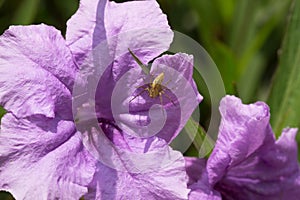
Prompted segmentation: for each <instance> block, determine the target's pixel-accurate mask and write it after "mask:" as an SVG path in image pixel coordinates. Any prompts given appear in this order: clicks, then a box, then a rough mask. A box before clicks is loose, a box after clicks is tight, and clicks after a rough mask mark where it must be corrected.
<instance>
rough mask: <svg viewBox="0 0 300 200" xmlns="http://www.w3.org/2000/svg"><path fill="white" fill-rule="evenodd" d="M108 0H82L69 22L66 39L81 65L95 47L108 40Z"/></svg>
mask: <svg viewBox="0 0 300 200" xmlns="http://www.w3.org/2000/svg"><path fill="white" fill-rule="evenodd" d="M107 2H108V0H98V1H97V0H81V1H80V5H79V8H78V10H77V11H76V13H75V14H74V15H73V16H72V17H71V18H70V19H69V20H68V22H67V32H66V41H67V44H68V46H69V47H70V49H71V51H72V54H73V55H74V57H75V60H76V62H77V63H78V64H79V65H80V64H82V63H83V61H84V60H85V59H87V57H88V54H89V53H90V52H91V51H92V49H93V48H94V47H96V46H97V45H98V44H100V43H101V42H103V41H105V40H106V33H105V28H104V10H105V7H106V3H107Z"/></svg>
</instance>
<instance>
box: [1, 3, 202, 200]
mask: <svg viewBox="0 0 300 200" xmlns="http://www.w3.org/2000/svg"><path fill="white" fill-rule="evenodd" d="M67 25H68V27H67V34H66V40H65V39H64V38H63V37H62V36H61V34H60V32H59V31H57V30H56V29H55V28H53V27H49V26H47V25H31V26H12V27H10V28H9V30H7V31H6V32H5V33H4V34H3V35H2V36H0V52H1V56H0V74H1V76H0V105H2V106H3V107H4V108H5V109H6V110H7V111H8V113H7V114H6V115H5V116H4V117H3V118H2V121H1V133H0V177H1V178H0V190H6V191H9V192H11V193H12V194H13V195H14V197H15V198H16V199H78V198H79V197H81V196H83V195H84V196H85V198H86V199H132V198H134V199H187V197H188V193H189V190H188V189H187V187H186V184H187V177H186V172H185V167H184V158H183V156H182V155H181V154H180V153H179V152H176V151H173V150H172V149H171V148H170V147H169V146H168V143H169V142H171V140H172V139H173V138H174V137H175V136H176V135H177V133H178V132H179V131H180V129H181V128H182V126H183V124H184V123H185V122H186V120H187V119H188V117H189V115H190V114H191V112H192V111H193V109H194V108H195V107H196V106H197V104H198V103H199V102H200V100H201V96H200V95H199V94H198V92H197V91H196V87H195V84H194V82H193V80H192V66H193V65H192V63H193V61H192V57H191V56H188V55H186V54H176V55H173V56H163V57H161V58H159V59H157V60H155V61H154V62H153V67H152V69H153V70H154V69H160V70H162V69H166V70H165V71H164V73H165V74H166V77H167V78H170V80H171V81H170V87H173V86H177V90H182V89H185V88H186V90H188V89H189V87H188V85H191V87H190V88H191V91H192V94H191V95H194V96H195V98H194V99H195V100H194V102H190V101H189V100H188V99H189V97H190V96H189V95H186V96H185V97H183V96H180V95H179V96H177V95H176V94H173V93H172V92H169V95H170V96H171V98H173V97H174V99H175V100H174V101H175V103H176V102H177V103H178V102H179V103H180V104H182V105H181V106H182V107H183V108H184V109H185V110H186V111H185V112H184V113H183V114H180V115H176V113H177V111H178V107H176V106H175V105H171V103H170V101H167V100H169V99H168V98H166V97H165V96H164V99H163V101H164V102H163V106H164V107H165V110H166V113H167V114H168V116H169V117H170V116H171V120H169V119H167V121H166V124H165V126H164V127H163V130H162V131H161V132H159V133H158V137H157V136H152V135H151V137H146V138H140V137H134V136H132V135H130V134H128V133H127V132H126V131H123V130H122V129H120V128H119V126H122V125H124V124H126V123H127V122H128V123H129V124H130V123H131V125H130V126H128V127H129V128H128V129H127V130H135V129H133V128H131V127H132V124H134V123H146V122H147V121H148V120H149V118H148V117H147V116H146V117H145V120H139V119H140V118H143V116H145V113H144V110H145V109H148V108H150V107H151V105H152V104H151V103H155V101H156V100H157V99H151V98H149V96H147V94H145V93H144V94H142V95H141V97H138V98H137V99H135V101H132V102H130V103H128V100H129V99H130V98H133V96H134V94H135V93H136V92H137V91H134V93H130V92H128V91H127V90H126V92H124V94H126V95H129V96H127V97H126V98H127V100H126V102H127V105H123V104H120V105H121V106H120V107H117V109H116V114H114V113H113V110H112V108H111V107H110V105H111V101H113V100H114V99H113V98H112V97H111V95H113V92H114V90H115V87H118V84H117V83H118V81H120V79H121V77H123V76H124V75H125V74H126V72H127V71H129V70H130V69H132V71H131V72H130V73H129V74H131V75H134V78H136V80H138V81H132V80H131V79H125V82H126V83H127V84H125V85H124V86H126V87H129V88H134V87H135V85H137V84H136V83H142V82H141V80H140V78H142V77H145V74H143V73H142V71H141V69H140V68H139V66H138V65H137V63H136V62H135V61H134V59H133V58H132V56H131V55H130V54H129V52H128V48H131V49H132V50H133V51H134V53H135V54H136V55H137V56H138V57H139V58H140V59H141V60H142V62H144V63H148V62H149V61H150V60H153V59H154V58H155V57H156V56H158V55H160V54H161V53H163V52H164V51H166V50H167V49H168V47H169V45H170V42H171V41H172V37H173V33H172V31H171V30H170V28H169V26H168V23H167V19H166V16H165V15H164V14H162V12H161V10H160V9H159V6H158V4H157V3H156V1H152V0H149V1H133V2H128V3H122V4H117V3H114V2H109V1H107V0H99V1H94V0H82V1H81V2H80V8H79V9H78V11H77V12H76V13H75V15H73V16H72V18H71V19H70V20H69V21H68V24H67ZM149 27H150V28H151V29H154V30H156V31H154V33H155V34H154V33H153V32H152V31H151V30H149ZM128 33H130V34H128ZM153 34H154V35H153ZM103 43H105V45H104V46H105V47H107V49H106V50H107V51H106V53H105V52H102V53H104V55H105V56H106V55H107V56H109V57H110V58H113V63H112V64H110V65H109V66H108V67H107V68H105V69H103V68H101V69H100V71H101V70H102V71H103V74H102V77H101V79H100V82H99V85H97V93H96V112H97V117H98V120H99V122H100V125H101V127H102V132H99V130H97V127H89V128H90V129H89V130H85V131H81V130H80V129H78V127H77V126H76V125H77V124H75V123H74V120H73V114H74V115H76V114H77V113H72V98H73V95H74V94H73V93H74V86H75V87H83V88H84V87H86V84H87V82H86V81H87V80H86V79H81V78H80V74H79V73H81V72H82V70H83V71H88V72H89V73H92V71H89V70H90V69H93V68H90V67H91V66H92V67H94V68H95V67H96V66H93V64H94V63H95V62H94V60H93V61H90V60H89V57H90V55H95V54H93V52H94V49H95V48H96V49H97V47H98V46H99V45H100V46H101V44H103ZM98 53H99V52H98ZM102 56H103V55H102ZM105 56H104V57H105ZM100 58H102V57H101V56H100ZM100 61H101V62H102V61H103V60H100ZM165 65H167V66H168V67H169V68H165V67H166V66H165ZM100 66H102V65H100ZM105 67H106V66H105ZM172 69H173V70H172ZM174 70H175V71H177V72H178V73H179V74H181V77H183V78H182V79H178V78H176V76H175V77H173V76H172V73H174ZM155 73H156V72H153V74H154V76H157V74H155ZM149 76H150V75H149ZM78 77H79V78H78ZM148 78H149V77H148ZM167 78H166V80H165V81H168V80H169V79H167ZM172 79H173V80H172ZM128 80H130V81H131V82H127V81H128ZM182 80H183V81H184V80H185V82H184V84H181V83H183V82H181V81H182ZM132 82H134V84H133V83H132ZM179 84H180V87H178V85H179ZM167 92H168V91H166V93H167ZM175 93H176V89H175ZM122 95H123V94H122ZM143 95H144V96H143ZM142 99H145V100H146V103H144V104H143V103H142V104H141V102H140V101H141V100H142ZM119 100H120V99H119ZM150 104H151V105H150ZM122 105H123V106H129V107H130V109H131V110H130V113H129V115H128V116H127V117H123V115H122V113H120V111H122V109H123V108H122ZM73 106H74V105H73ZM76 106H77V105H76ZM177 106H178V105H177ZM85 114H86V113H85ZM160 114H161V109H155V110H154V115H155V116H156V115H159V116H160V117H161V115H160ZM173 114H175V115H174V116H175V117H176V118H175V117H174V116H173ZM114 116H116V117H117V119H119V120H120V123H118V122H117V121H116V120H115V119H114V118H113V117H114ZM172 116H173V117H172ZM178 116H181V117H182V118H181V119H179V120H178ZM158 119H159V118H158ZM168 120H169V121H168ZM128 123H127V124H128ZM122 128H126V127H122ZM101 133H103V135H102V134H101ZM95 135H96V139H101V140H97V141H96V143H95V144H93V145H95V146H96V150H97V151H98V152H99V154H98V157H97V156H96V157H95V155H94V154H91V152H90V151H88V150H87V149H86V146H85V145H86V144H89V143H88V142H90V141H88V142H86V143H83V140H85V139H86V138H87V137H93V136H95ZM145 135H146V136H149V134H147V133H146V134H145ZM94 142H95V140H94ZM84 144H85V145H84ZM98 147H99V148H98ZM89 150H90V149H89ZM99 160H101V161H105V162H100V161H99Z"/></svg>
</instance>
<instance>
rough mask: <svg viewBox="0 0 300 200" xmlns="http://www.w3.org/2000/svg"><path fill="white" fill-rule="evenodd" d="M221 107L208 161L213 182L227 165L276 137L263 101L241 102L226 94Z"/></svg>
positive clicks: (247, 155)
mask: <svg viewBox="0 0 300 200" xmlns="http://www.w3.org/2000/svg"><path fill="white" fill-rule="evenodd" d="M220 111H221V116H222V120H221V124H220V128H219V135H218V139H217V142H216V145H215V148H214V150H213V152H212V155H211V156H210V157H209V159H208V163H207V168H208V173H209V181H210V183H211V184H212V185H214V184H215V183H216V182H218V181H219V180H220V179H221V178H222V176H224V174H225V173H226V171H227V170H228V168H230V167H231V166H235V165H237V164H239V163H240V162H241V161H243V160H245V159H246V158H247V157H249V156H250V155H252V154H253V153H254V152H255V151H256V150H257V149H258V148H259V147H261V146H262V144H263V143H264V142H265V141H270V142H274V140H275V139H274V135H273V133H272V130H271V128H270V126H269V118H270V114H269V107H268V106H267V105H266V104H265V103H263V102H257V103H255V104H250V105H244V104H242V102H241V100H240V99H238V98H236V97H233V96H226V97H225V98H223V99H222V101H221V104H220Z"/></svg>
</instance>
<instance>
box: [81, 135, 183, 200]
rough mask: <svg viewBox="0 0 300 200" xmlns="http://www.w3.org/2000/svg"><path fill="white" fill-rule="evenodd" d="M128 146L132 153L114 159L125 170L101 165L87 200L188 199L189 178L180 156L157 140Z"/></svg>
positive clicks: (133, 141) (163, 142)
mask: <svg viewBox="0 0 300 200" xmlns="http://www.w3.org/2000/svg"><path fill="white" fill-rule="evenodd" d="M137 140H138V141H137ZM128 142H129V143H131V144H130V146H131V150H132V152H129V151H126V152H124V151H123V152H119V155H121V156H120V157H119V158H116V157H115V158H112V159H120V160H122V163H123V165H122V167H123V170H120V169H121V167H120V166H118V167H113V166H109V167H108V166H106V165H103V164H101V163H99V165H98V171H97V173H96V174H95V176H94V181H93V183H92V184H91V187H90V191H89V194H88V195H87V196H86V199H95V198H96V199H149V200H152V199H153V200H154V199H187V197H188V193H189V190H188V189H187V185H186V184H187V176H186V173H185V169H184V159H183V156H182V155H181V154H180V153H179V152H176V151H173V150H172V149H171V148H170V147H168V146H167V145H166V143H165V141H163V140H161V139H157V138H156V139H154V138H153V140H152V141H151V143H150V144H149V140H142V139H134V138H132V141H128ZM104 164H105V163H104Z"/></svg>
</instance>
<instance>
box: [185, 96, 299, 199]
mask: <svg viewBox="0 0 300 200" xmlns="http://www.w3.org/2000/svg"><path fill="white" fill-rule="evenodd" d="M220 111H221V116H222V120H221V125H220V129H219V135H218V139H217V142H216V145H215V148H214V150H213V152H212V154H211V156H210V157H209V159H208V161H207V164H206V166H204V165H203V164H202V165H200V164H199V163H198V164H196V165H195V164H194V166H193V165H192V166H193V167H191V166H190V165H191V164H187V167H188V168H187V170H188V173H189V174H190V175H191V178H194V181H193V182H192V183H191V182H190V184H189V185H190V186H189V187H190V188H191V189H192V192H191V193H190V199H193V198H192V197H194V196H197V195H199V197H201V195H203V191H201V192H199V189H201V185H203V184H204V185H206V187H207V188H208V192H207V191H204V192H206V193H209V194H215V193H218V192H219V193H220V194H222V197H223V199H298V198H299V195H300V190H299V188H300V170H299V164H298V160H297V144H296V142H295V135H296V132H297V129H293V128H290V129H284V130H283V132H282V134H281V137H280V138H279V139H278V140H277V141H275V137H274V134H273V132H272V130H271V127H270V124H269V119H270V113H269V107H268V106H267V105H266V104H265V103H263V102H257V103H255V104H250V105H244V104H242V102H241V100H240V99H238V98H236V97H233V96H226V97H225V98H223V100H222V101H221V105H220ZM198 162H200V161H198ZM202 162H205V161H202ZM197 167H198V168H199V169H198V171H200V169H201V170H202V171H200V174H201V175H197V176H198V178H197V177H194V175H192V174H191V172H189V171H191V169H195V168H197ZM199 177H200V178H199ZM205 177H206V178H205ZM195 179H197V180H198V182H195ZM192 180H193V179H192ZM194 199H195V198H194ZM198 199H199V198H198ZM208 199H210V198H208ZM211 199H214V198H211ZM219 199H220V198H219Z"/></svg>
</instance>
